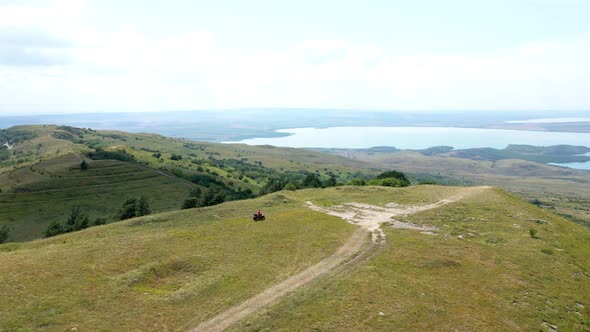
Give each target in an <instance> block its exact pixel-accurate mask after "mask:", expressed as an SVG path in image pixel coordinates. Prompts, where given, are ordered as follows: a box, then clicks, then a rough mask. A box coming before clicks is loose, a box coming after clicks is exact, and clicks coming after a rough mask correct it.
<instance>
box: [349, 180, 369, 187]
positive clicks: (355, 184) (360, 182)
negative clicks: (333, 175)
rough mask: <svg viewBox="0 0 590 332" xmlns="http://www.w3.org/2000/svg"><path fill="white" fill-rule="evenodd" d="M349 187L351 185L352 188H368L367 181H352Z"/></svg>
mask: <svg viewBox="0 0 590 332" xmlns="http://www.w3.org/2000/svg"><path fill="white" fill-rule="evenodd" d="M348 185H350V186H366V185H367V181H365V179H352V181H350V182H349V183H348Z"/></svg>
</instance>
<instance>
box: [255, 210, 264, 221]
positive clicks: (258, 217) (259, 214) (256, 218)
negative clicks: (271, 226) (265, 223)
mask: <svg viewBox="0 0 590 332" xmlns="http://www.w3.org/2000/svg"><path fill="white" fill-rule="evenodd" d="M252 219H254V221H259V220H264V219H265V218H264V214H262V213H261V212H260V210H258V213H254V215H253V218H252Z"/></svg>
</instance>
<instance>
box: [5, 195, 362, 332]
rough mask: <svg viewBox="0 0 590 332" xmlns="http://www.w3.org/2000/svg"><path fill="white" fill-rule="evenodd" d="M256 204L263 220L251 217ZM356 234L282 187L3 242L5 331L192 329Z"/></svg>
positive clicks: (314, 260) (317, 258)
mask: <svg viewBox="0 0 590 332" xmlns="http://www.w3.org/2000/svg"><path fill="white" fill-rule="evenodd" d="M258 207H261V208H262V209H263V211H264V212H265V214H266V215H267V221H266V222H259V223H254V222H252V221H251V219H250V215H251V214H250V212H251V211H252V210H254V209H256V208H258ZM353 232H354V227H353V226H352V225H349V224H346V223H343V222H341V221H340V220H339V219H338V218H335V217H331V216H326V215H324V214H321V213H318V212H314V211H311V210H308V209H305V208H302V203H301V202H299V201H297V200H293V199H290V198H288V197H287V196H285V195H282V194H280V193H279V194H273V195H267V196H264V197H261V198H257V199H255V200H244V201H235V202H227V203H223V204H220V205H217V206H213V207H207V208H199V209H191V210H183V211H176V212H168V213H164V214H157V215H152V216H146V217H141V218H135V219H131V220H129V221H124V222H120V223H114V224H110V225H105V226H98V227H93V228H90V229H86V230H83V231H80V232H76V233H70V234H65V235H60V236H57V237H54V238H50V239H43V240H36V241H32V242H29V243H8V244H4V245H0V294H2V296H1V297H0V330H3V331H4V330H6V331H12V330H21V329H24V330H39V329H43V330H47V331H63V330H65V329H67V330H70V329H71V328H74V327H75V328H78V329H79V330H94V331H97V330H111V331H112V330H117V331H129V330H142V331H146V330H153V331H166V330H178V329H188V328H190V327H192V326H194V325H196V324H197V323H198V322H200V321H202V320H204V319H205V318H207V317H210V316H211V315H213V314H215V313H217V312H219V311H223V310H224V309H226V308H228V307H230V306H232V305H234V304H236V303H239V302H241V301H243V300H245V299H247V298H249V297H250V296H252V295H254V294H257V293H259V292H261V291H262V290H264V289H266V288H268V287H269V286H271V285H273V284H275V283H276V282H277V281H280V280H283V279H285V278H286V277H288V276H290V275H293V274H296V273H298V272H300V271H302V270H304V269H306V268H307V267H309V266H311V265H313V264H315V263H317V262H319V261H320V260H321V259H323V258H326V257H328V256H329V255H331V254H332V253H333V252H334V251H336V249H337V248H339V247H341V246H342V245H343V244H344V243H345V242H346V241H347V239H348V238H349V237H350V235H351V234H352V233H353Z"/></svg>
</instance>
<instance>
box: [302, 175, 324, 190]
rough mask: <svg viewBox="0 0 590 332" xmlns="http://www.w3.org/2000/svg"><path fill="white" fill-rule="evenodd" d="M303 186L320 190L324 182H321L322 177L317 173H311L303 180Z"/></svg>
mask: <svg viewBox="0 0 590 332" xmlns="http://www.w3.org/2000/svg"><path fill="white" fill-rule="evenodd" d="M303 186H304V187H306V188H319V187H321V186H322V181H321V180H320V176H319V175H317V174H316V173H309V174H307V176H306V177H305V179H303Z"/></svg>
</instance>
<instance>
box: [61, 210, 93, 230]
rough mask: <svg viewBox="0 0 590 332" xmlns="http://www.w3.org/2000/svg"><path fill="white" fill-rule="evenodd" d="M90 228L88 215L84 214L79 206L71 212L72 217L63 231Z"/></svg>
mask: <svg viewBox="0 0 590 332" xmlns="http://www.w3.org/2000/svg"><path fill="white" fill-rule="evenodd" d="M88 226H90V219H89V218H88V215H87V214H85V213H84V212H82V209H81V208H80V207H79V206H75V207H73V208H72V210H71V211H70V216H69V217H68V219H67V220H66V224H65V227H64V228H63V230H64V231H65V232H71V231H79V230H82V229H84V228H88Z"/></svg>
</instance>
